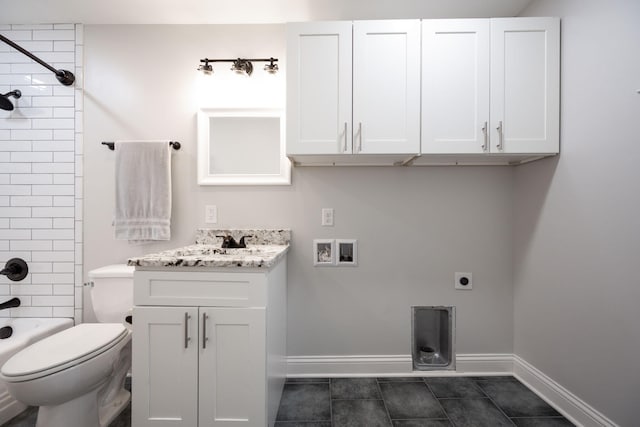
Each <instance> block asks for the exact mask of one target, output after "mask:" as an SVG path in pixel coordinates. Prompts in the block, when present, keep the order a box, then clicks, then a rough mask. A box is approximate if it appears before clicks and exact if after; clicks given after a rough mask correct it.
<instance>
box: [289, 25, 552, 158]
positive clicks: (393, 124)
mask: <svg viewBox="0 0 640 427" xmlns="http://www.w3.org/2000/svg"><path fill="white" fill-rule="evenodd" d="M287 28H288V34H287V40H288V41H287V55H288V58H287V64H288V70H287V155H288V156H289V157H290V158H291V159H292V160H294V164H317V165H322V164H325V165H338V164H340V165H352V164H353V165H356V164H360V165H364V164H369V165H384V164H395V165H411V164H415V165H429V164H520V163H523V162H527V161H531V160H535V159H538V158H541V157H545V156H549V155H554V154H557V153H558V152H559V147H560V142H559V140H560V20H559V19H558V18H495V19H425V20H422V21H420V20H383V21H354V22H351V21H347V22H311V23H298V24H289V25H288V27H287Z"/></svg>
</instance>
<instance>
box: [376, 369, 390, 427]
mask: <svg viewBox="0 0 640 427" xmlns="http://www.w3.org/2000/svg"><path fill="white" fill-rule="evenodd" d="M376 387H378V393H380V399H382V406H384V410H385V412H386V413H387V419H388V420H389V425H390V426H391V427H393V420H392V419H391V414H390V413H389V408H387V402H386V401H385V400H384V394H382V387H380V381H378V378H376Z"/></svg>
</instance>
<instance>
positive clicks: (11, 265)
mask: <svg viewBox="0 0 640 427" xmlns="http://www.w3.org/2000/svg"><path fill="white" fill-rule="evenodd" d="M0 274H2V275H5V276H7V278H8V279H9V280H12V281H14V282H18V281H20V280H22V279H24V278H25V277H27V274H29V266H28V265H27V263H26V262H25V261H24V260H23V259H22V258H11V259H10V260H9V261H7V263H6V264H5V266H4V268H3V269H2V270H0Z"/></svg>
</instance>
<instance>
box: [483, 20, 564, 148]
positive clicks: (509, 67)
mask: <svg viewBox="0 0 640 427" xmlns="http://www.w3.org/2000/svg"><path fill="white" fill-rule="evenodd" d="M491 123H492V125H491V151H492V152H494V153H550V154H554V153H558V152H559V140H560V20H559V19H558V18H496V19H492V20H491Z"/></svg>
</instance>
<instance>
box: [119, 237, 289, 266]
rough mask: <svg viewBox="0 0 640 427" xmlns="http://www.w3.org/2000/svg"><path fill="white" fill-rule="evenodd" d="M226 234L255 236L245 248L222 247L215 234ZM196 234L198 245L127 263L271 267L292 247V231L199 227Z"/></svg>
mask: <svg viewBox="0 0 640 427" xmlns="http://www.w3.org/2000/svg"><path fill="white" fill-rule="evenodd" d="M225 234H229V235H232V236H234V237H235V238H237V239H239V237H238V236H240V237H241V236H246V235H252V236H254V237H252V238H251V239H247V240H248V247H246V248H222V247H220V243H221V242H222V239H221V238H218V237H216V236H220V235H225ZM197 236H198V237H197V239H196V244H195V245H189V246H184V247H181V248H177V249H169V250H166V251H162V252H157V253H152V254H147V255H144V256H141V257H135V258H130V259H129V260H128V262H127V264H128V265H132V266H137V267H209V268H218V267H231V268H233V267H236V268H237V267H241V268H243V267H244V268H271V267H273V266H274V265H276V264H277V263H278V262H279V261H280V260H281V259H282V258H283V257H284V256H285V254H286V253H287V251H288V250H289V241H290V239H291V231H290V230H213V229H200V230H198V232H197ZM203 236H206V238H205V237H203ZM253 243H258V244H253Z"/></svg>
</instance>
